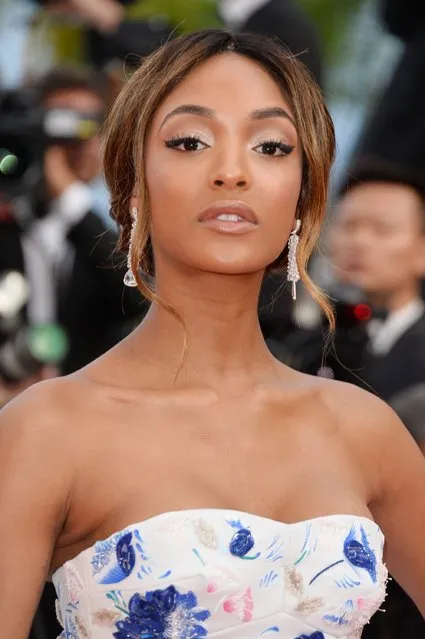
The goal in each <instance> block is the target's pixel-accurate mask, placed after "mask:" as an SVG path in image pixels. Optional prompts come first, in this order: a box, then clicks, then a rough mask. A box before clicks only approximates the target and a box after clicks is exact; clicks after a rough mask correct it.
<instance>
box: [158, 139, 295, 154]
mask: <svg viewBox="0 0 425 639" xmlns="http://www.w3.org/2000/svg"><path fill="white" fill-rule="evenodd" d="M188 141H189V142H195V143H200V144H203V145H205V146H206V147H207V148H209V146H208V144H206V143H205V142H202V140H201V138H199V137H198V136H197V135H183V136H175V137H172V138H171V139H170V140H166V142H165V146H166V147H167V148H169V149H175V150H177V151H180V152H181V153H196V152H197V151H200V149H192V150H190V149H184V150H183V149H179V148H178V147H179V146H180V145H181V144H183V143H184V142H188ZM266 144H268V145H273V146H275V147H276V148H278V149H279V150H280V151H282V155H272V154H270V153H264V154H262V155H268V156H270V157H285V156H286V155H289V154H290V153H291V152H292V151H293V150H294V147H293V146H291V145H289V144H284V143H283V142H281V141H280V140H270V139H267V140H261V141H260V143H259V144H257V145H256V146H255V147H254V149H257V148H258V147H261V146H265V145H266Z"/></svg>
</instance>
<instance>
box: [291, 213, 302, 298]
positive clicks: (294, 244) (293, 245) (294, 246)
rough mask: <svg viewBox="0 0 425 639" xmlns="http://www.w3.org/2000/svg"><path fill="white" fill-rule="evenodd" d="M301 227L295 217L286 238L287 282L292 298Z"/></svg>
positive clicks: (295, 295)
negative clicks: (290, 284)
mask: <svg viewBox="0 0 425 639" xmlns="http://www.w3.org/2000/svg"><path fill="white" fill-rule="evenodd" d="M300 227H301V220H300V219H297V221H296V223H295V228H294V230H293V231H292V233H291V235H290V236H289V240H288V282H292V299H293V300H294V301H295V300H296V299H297V282H298V280H299V279H300V274H299V271H298V264H297V248H298V242H299V241H300V238H299V237H298V235H297V234H298V231H299V230H300Z"/></svg>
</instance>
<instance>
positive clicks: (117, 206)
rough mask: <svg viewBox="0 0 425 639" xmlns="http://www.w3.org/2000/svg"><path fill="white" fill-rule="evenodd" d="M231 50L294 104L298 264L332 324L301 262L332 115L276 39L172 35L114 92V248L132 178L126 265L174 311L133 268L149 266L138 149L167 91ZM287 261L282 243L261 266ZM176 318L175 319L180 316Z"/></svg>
mask: <svg viewBox="0 0 425 639" xmlns="http://www.w3.org/2000/svg"><path fill="white" fill-rule="evenodd" d="M228 51H232V52H234V53H236V54H238V55H243V56H245V57H247V58H249V59H251V60H253V61H255V62H256V63H257V64H259V65H260V66H261V67H262V68H263V69H264V70H265V71H267V73H269V75H270V76H271V77H272V78H273V79H274V80H275V82H276V83H277V84H278V85H279V86H280V87H281V89H282V91H283V92H284V94H285V96H286V97H287V99H288V100H289V101H290V104H291V106H292V109H293V113H294V117H295V122H296V125H297V130H298V135H299V138H300V141H301V145H302V149H303V175H302V185H301V193H300V197H299V201H298V209H297V216H298V217H299V218H300V219H301V222H302V224H301V231H300V242H299V247H298V267H299V272H300V276H301V278H302V280H303V282H304V284H305V286H306V287H307V289H308V291H309V292H310V294H311V295H312V296H313V298H314V299H315V300H316V301H317V302H318V304H319V305H320V306H321V308H322V310H323V312H324V313H325V315H326V316H327V318H328V320H329V324H330V326H331V328H333V327H334V316H333V311H332V307H331V305H330V303H329V301H328V299H327V297H326V295H325V294H324V293H323V292H322V291H321V290H320V289H319V288H318V287H317V286H316V285H315V284H314V283H313V282H312V280H311V279H310V277H309V275H308V273H307V262H308V260H309V258H310V255H311V253H312V251H313V249H314V247H315V246H316V243H317V241H318V238H319V235H320V229H321V225H322V221H323V218H324V215H325V210H326V202H327V189H328V180H329V172H330V168H331V164H332V161H333V156H334V149H335V135H334V128H333V124H332V120H331V118H330V115H329V113H328V111H327V109H326V106H325V104H324V101H323V98H322V95H321V93H320V90H319V88H318V86H317V85H316V83H315V81H314V80H313V79H312V77H311V76H310V74H309V72H308V71H307V69H306V68H305V67H304V65H303V64H302V63H301V62H299V61H298V60H297V59H296V58H295V57H294V56H293V55H292V54H291V53H290V52H289V51H288V50H286V49H285V48H284V47H283V46H282V45H281V44H280V43H278V42H275V41H274V40H272V39H269V38H266V37H263V36H259V35H253V34H237V35H234V34H232V33H230V32H228V31H225V30H219V29H217V30H215V29H214V30H206V31H200V32H197V33H192V34H190V35H185V36H182V37H180V38H177V39H175V40H171V41H170V42H168V43H167V44H166V45H165V46H163V47H161V48H160V49H158V50H157V51H155V52H154V53H153V54H152V55H150V56H149V57H148V58H146V59H145V60H144V62H143V63H142V64H141V66H140V67H139V69H138V70H137V71H136V72H135V73H134V75H133V76H132V77H131V79H130V80H129V81H128V83H127V84H126V85H125V86H124V88H123V90H122V91H121V93H120V95H119V96H118V98H117V100H116V102H115V104H114V106H113V108H112V110H111V113H110V115H109V118H108V122H107V124H106V127H105V147H104V171H105V177H106V182H107V184H108V187H109V190H110V192H111V215H112V217H113V218H114V219H115V220H116V221H117V223H118V224H119V226H120V229H121V235H120V240H119V249H121V250H123V251H127V250H128V247H129V241H130V232H131V217H130V210H129V208H130V198H131V196H132V194H133V192H134V186H135V184H136V181H137V179H139V182H138V185H139V191H140V194H139V196H140V205H141V209H142V211H141V213H142V214H141V215H139V216H138V222H137V227H136V232H135V241H134V242H133V244H132V254H131V264H132V269H133V272H134V274H135V277H136V280H137V283H138V287H139V289H140V291H141V293H142V294H143V295H144V296H145V297H147V298H148V299H149V300H151V301H157V302H159V303H161V304H163V305H164V306H165V307H166V308H168V310H169V311H170V312H172V313H173V315H175V316H176V317H178V314H177V313H176V311H175V310H174V309H173V308H172V307H171V306H170V305H169V304H167V303H166V302H165V301H164V300H161V299H160V298H159V297H158V296H157V295H156V293H155V292H154V291H153V290H152V289H151V288H150V287H149V286H148V285H147V284H146V283H145V282H144V281H143V280H142V278H141V277H140V275H139V267H140V268H141V269H142V270H143V271H145V272H147V273H151V274H152V273H153V268H154V264H153V255H152V247H151V244H150V237H149V225H150V211H149V197H148V190H147V185H146V179H145V168H144V149H145V142H146V139H147V134H148V132H149V128H150V125H151V123H152V119H153V117H154V114H155V112H156V110H157V109H158V107H159V105H160V104H161V103H162V102H163V100H164V99H165V98H166V97H167V95H168V94H169V93H171V92H172V91H173V89H174V88H175V87H176V86H177V85H178V84H179V83H180V82H181V81H182V80H183V79H184V78H185V77H187V75H188V74H189V73H191V72H192V71H193V70H194V69H195V68H196V67H197V66H198V65H199V64H201V63H202V62H204V61H206V60H208V59H209V58H211V57H213V56H215V55H218V54H221V53H225V52H228ZM286 265H287V248H285V249H284V250H283V252H282V254H281V255H280V256H279V258H278V259H277V260H276V261H275V262H274V263H273V264H271V265H270V266H269V267H268V270H273V271H276V270H281V269H283V268H284V267H286ZM179 319H180V321H181V318H179Z"/></svg>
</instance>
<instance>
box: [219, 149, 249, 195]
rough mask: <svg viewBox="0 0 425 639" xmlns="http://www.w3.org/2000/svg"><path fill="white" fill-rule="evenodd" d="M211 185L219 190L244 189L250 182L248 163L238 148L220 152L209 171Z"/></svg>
mask: <svg viewBox="0 0 425 639" xmlns="http://www.w3.org/2000/svg"><path fill="white" fill-rule="evenodd" d="M210 182H211V186H212V188H214V189H221V190H228V191H234V190H246V189H248V188H249V186H250V184H251V179H250V175H249V169H248V163H247V160H246V159H245V158H244V154H243V151H242V150H240V149H236V148H234V149H229V148H227V149H226V150H225V151H223V152H222V153H220V154H219V155H218V156H217V157H216V159H215V163H214V166H213V169H212V172H211V180H210Z"/></svg>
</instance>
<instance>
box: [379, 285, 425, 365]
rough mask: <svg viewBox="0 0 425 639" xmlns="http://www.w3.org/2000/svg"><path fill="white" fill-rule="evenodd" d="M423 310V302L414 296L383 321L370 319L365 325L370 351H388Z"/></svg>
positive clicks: (381, 353) (382, 353)
mask: <svg viewBox="0 0 425 639" xmlns="http://www.w3.org/2000/svg"><path fill="white" fill-rule="evenodd" d="M424 311H425V304H424V302H423V301H422V300H421V299H419V298H415V299H413V300H411V301H410V302H408V303H407V304H405V305H404V306H402V307H401V308H399V309H397V310H396V311H393V312H392V313H390V314H389V315H388V317H387V318H386V319H385V320H384V321H380V320H371V321H370V322H369V324H368V327H367V330H368V333H369V337H370V349H371V351H372V352H373V353H374V354H375V355H386V354H387V353H389V351H390V350H391V349H392V347H393V346H394V344H395V343H396V342H397V340H398V339H399V338H400V337H401V336H402V335H403V334H404V333H405V332H406V331H407V330H408V329H409V328H410V327H411V326H413V324H415V323H416V322H417V321H418V319H419V318H420V317H421V315H422V314H423V313H424Z"/></svg>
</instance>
